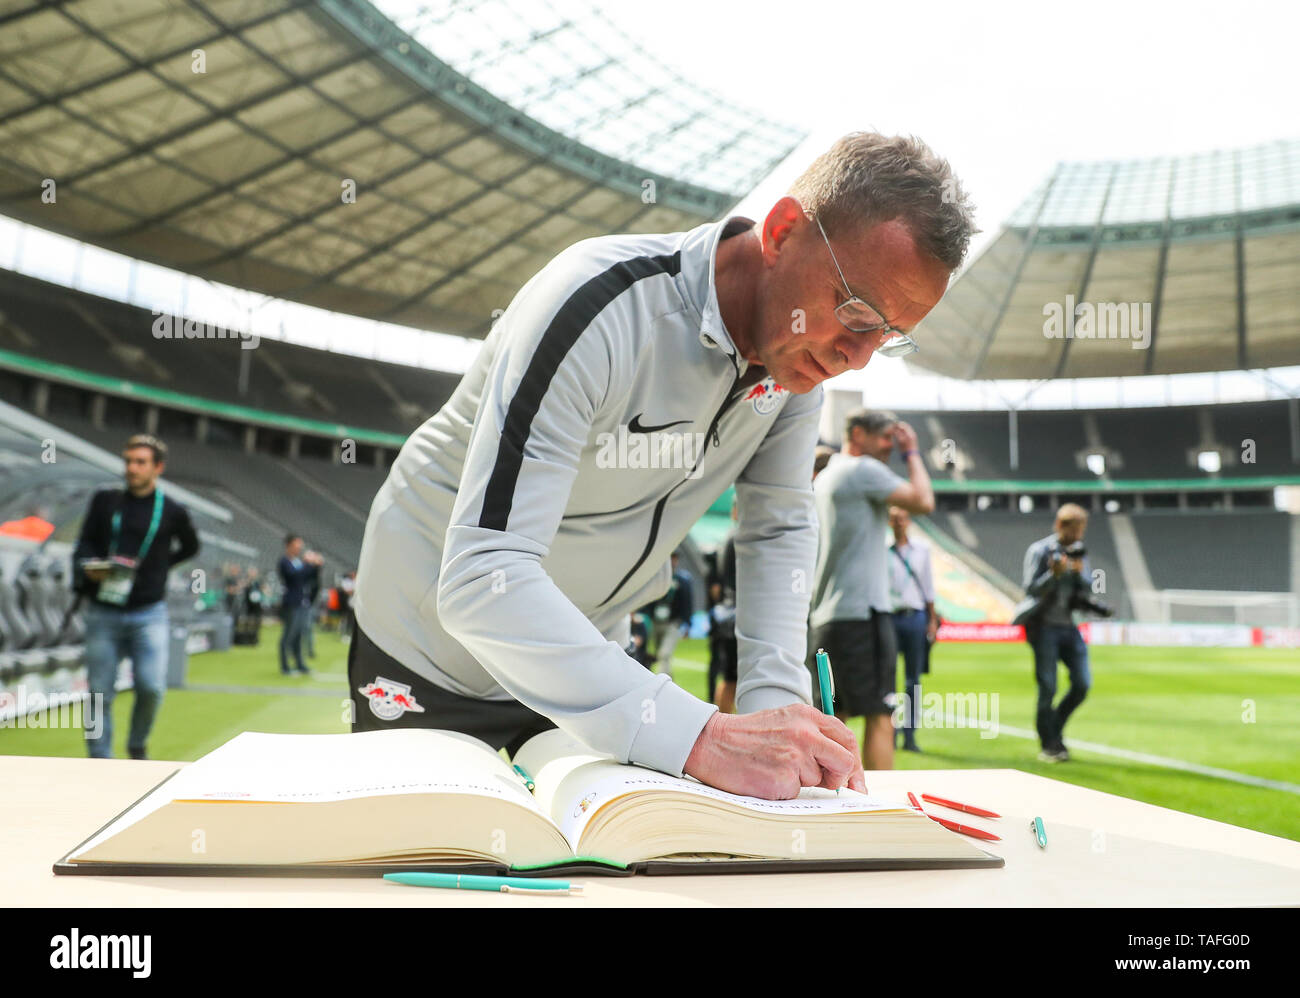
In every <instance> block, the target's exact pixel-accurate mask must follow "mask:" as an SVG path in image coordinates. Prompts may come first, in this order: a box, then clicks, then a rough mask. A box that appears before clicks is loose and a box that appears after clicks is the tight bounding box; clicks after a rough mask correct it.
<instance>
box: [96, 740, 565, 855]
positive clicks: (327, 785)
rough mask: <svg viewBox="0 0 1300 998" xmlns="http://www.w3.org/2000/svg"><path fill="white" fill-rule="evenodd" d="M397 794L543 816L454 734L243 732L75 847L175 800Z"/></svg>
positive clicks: (483, 752)
mask: <svg viewBox="0 0 1300 998" xmlns="http://www.w3.org/2000/svg"><path fill="white" fill-rule="evenodd" d="M396 794H470V795H475V796H484V797H493V798H496V799H499V800H508V801H512V802H514V803H517V804H519V805H520V806H522V807H525V808H527V809H528V810H530V811H535V812H538V813H540V814H542V815H543V817H545V812H543V811H542V810H541V808H540V807H539V806H538V804H537V802H536V801H535V800H534V799H533V795H532V794H530V793H529V792H528V790H527V788H525V786H524V784H523V781H522V780H521V779H520V778H519V777H518V776H517V775H516V774H515V773H514V771H513V770H512V769H511V768H510V767H509V766H508V765H507V764H506V762H505V760H504V759H502V758H501V756H500V755H498V754H497V753H496V752H495V751H493V750H492V748H491V746H489V745H487V744H486V743H485V742H482V741H480V740H479V739H477V738H473V737H471V736H469V735H464V734H461V733H459V732H454V731H434V730H429V729H422V728H395V729H392V730H388V731H363V732H357V733H355V734H337V735H282V734H268V733H265V732H258V731H246V732H243V733H242V734H239V735H237V736H236V737H234V738H232V739H231V740H230V741H229V742H227V743H226V744H225V745H222V746H221V747H220V748H218V749H216V750H214V751H212V752H209V753H208V754H207V755H205V756H203V757H202V758H200V759H198V760H196V761H195V762H193V763H191V764H190V765H188V766H186V767H185V768H184V769H182V770H180V771H179V772H178V773H177V774H176V775H175V776H173V777H172V778H171V779H170V780H168V781H167V782H166V783H164V784H162V785H161V786H160V787H158V789H157V790H155V791H154V792H153V793H152V794H150V795H149V796H148V797H147V798H145V800H143V801H141V802H140V804H138V805H137V806H136V807H134V808H132V809H131V811H129V812H128V813H126V814H124V815H122V817H121V818H119V819H118V820H117V821H115V822H113V823H112V824H110V826H109V827H108V828H106V829H104V831H103V832H101V833H99V834H98V835H96V836H95V837H94V838H93V839H92V840H91V841H89V842H88V843H86V845H85V847H83V849H82V850H79V852H84V851H86V850H88V849H89V848H91V847H93V846H95V845H98V844H99V843H100V842H102V841H104V840H106V839H108V838H111V837H112V836H113V835H115V834H117V833H118V832H119V831H121V830H122V829H123V828H126V827H128V826H129V825H132V824H134V823H135V822H137V821H139V820H140V819H141V818H143V817H145V816H146V815H148V814H151V813H152V812H154V811H156V810H158V809H159V808H161V807H163V806H165V805H167V804H169V803H171V802H172V801H212V802H219V801H241V802H270V803H301V802H312V803H315V802H323V801H340V800H349V799H352V798H357V797H378V796H389V795H396ZM547 820H548V821H549V818H547ZM74 858H75V857H74Z"/></svg>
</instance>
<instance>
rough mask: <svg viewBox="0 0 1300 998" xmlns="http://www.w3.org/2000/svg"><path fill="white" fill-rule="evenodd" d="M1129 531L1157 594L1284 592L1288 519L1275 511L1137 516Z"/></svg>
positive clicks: (1288, 573)
mask: <svg viewBox="0 0 1300 998" xmlns="http://www.w3.org/2000/svg"><path fill="white" fill-rule="evenodd" d="M1133 526H1134V528H1135V529H1136V531H1137V536H1138V541H1139V543H1140V544H1141V546H1142V551H1143V553H1144V554H1145V555H1146V559H1147V568H1148V570H1149V571H1150V573H1151V581H1152V583H1153V584H1154V585H1155V587H1156V588H1157V589H1208V590H1222V591H1244V592H1271V593H1282V592H1287V591H1288V590H1289V589H1290V588H1291V558H1290V550H1291V540H1290V537H1291V534H1290V531H1291V517H1290V515H1289V514H1287V513H1283V512H1279V511H1275V510H1237V511H1234V512H1230V513H1229V512H1221V511H1215V512H1202V511H1199V510H1197V511H1191V510H1166V511H1160V512H1147V513H1141V514H1136V515H1134V517H1133Z"/></svg>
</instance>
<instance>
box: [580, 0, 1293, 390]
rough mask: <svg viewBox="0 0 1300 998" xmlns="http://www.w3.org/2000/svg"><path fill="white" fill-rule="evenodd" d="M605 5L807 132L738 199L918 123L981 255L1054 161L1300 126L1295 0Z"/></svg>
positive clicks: (874, 379) (706, 76)
mask: <svg viewBox="0 0 1300 998" xmlns="http://www.w3.org/2000/svg"><path fill="white" fill-rule="evenodd" d="M600 2H601V6H602V9H605V10H608V11H609V13H610V16H611V17H619V18H620V19H621V20H623V22H624V24H625V26H626V27H628V29H629V30H631V31H633V32H634V33H635V35H636V37H637V38H638V40H639V41H640V42H641V43H642V44H643V45H645V46H646V48H648V49H650V50H651V51H653V52H655V53H656V54H657V55H658V56H659V57H661V58H662V59H664V60H665V61H668V62H670V63H672V64H674V65H677V66H680V67H681V69H682V72H683V74H684V75H688V76H689V77H690V78H691V79H694V80H697V81H698V82H699V83H700V84H701V85H704V86H708V87H710V88H711V89H713V90H715V91H717V92H719V93H720V94H722V95H723V96H725V97H728V98H731V99H734V100H736V101H739V102H743V103H746V104H748V105H750V106H752V107H755V108H758V109H760V110H761V111H762V112H763V113H765V114H768V115H771V116H772V117H775V118H778V119H783V120H788V121H792V122H795V123H797V124H800V125H801V126H802V127H804V128H806V129H808V131H809V133H810V134H809V137H808V139H807V141H806V142H805V143H804V144H803V146H801V147H800V148H799V149H797V150H796V151H795V152H794V153H793V154H792V155H791V156H790V157H789V158H788V159H787V160H786V161H785V162H784V163H783V164H782V165H781V166H779V167H777V169H776V170H775V171H773V173H772V174H771V175H770V176H769V177H768V179H767V180H765V181H763V182H762V183H760V184H759V186H758V187H757V188H756V189H755V191H754V192H753V193H752V194H751V195H750V196H749V197H746V198H745V199H744V200H743V201H742V202H741V204H740V206H739V208H738V211H740V212H741V213H744V214H747V215H749V216H750V217H752V218H760V217H761V216H762V213H763V212H764V211H765V210H766V209H767V208H768V207H770V206H771V204H772V202H773V201H774V200H775V199H776V198H777V197H779V196H780V195H781V194H782V193H784V191H785V189H786V187H787V186H788V184H789V183H790V182H791V181H792V180H793V179H794V178H795V177H796V176H798V174H799V172H800V171H801V170H802V169H803V168H804V166H806V165H807V163H808V162H810V161H811V160H812V159H813V158H814V157H815V156H816V155H818V154H819V153H820V152H821V151H822V150H824V149H825V148H827V147H828V146H829V145H830V144H831V142H833V141H834V140H835V139H836V138H837V137H839V136H840V135H842V134H844V133H845V132H849V131H854V130H858V129H863V130H874V131H879V132H884V133H887V134H898V133H910V134H914V135H917V136H919V137H920V138H922V139H924V140H925V141H926V142H927V143H929V144H930V145H931V146H932V147H933V148H934V149H935V151H937V152H938V153H940V154H941V155H943V156H945V157H947V158H948V160H949V161H950V162H951V163H952V165H953V167H954V169H955V171H956V172H957V175H958V176H959V177H961V178H962V181H963V183H964V184H965V186H966V188H967V190H968V191H969V192H970V194H971V196H972V199H973V200H974V202H975V206H976V218H977V222H978V224H979V226H980V228H981V229H982V230H983V231H982V232H981V233H980V234H979V235H978V236H976V237H975V241H974V243H973V245H972V255H973V254H975V253H978V252H979V250H980V249H981V248H982V247H983V246H984V245H986V244H987V242H988V241H990V240H991V239H992V238H993V236H994V235H996V233H997V231H998V229H999V227H1000V226H1001V224H1002V222H1003V221H1004V220H1005V219H1006V218H1007V217H1008V216H1009V215H1010V214H1011V213H1012V212H1013V211H1014V210H1015V209H1016V207H1017V206H1019V204H1020V203H1021V202H1022V201H1023V200H1024V199H1025V198H1026V197H1027V196H1028V195H1029V194H1030V192H1031V191H1032V190H1033V188H1034V187H1035V186H1036V185H1037V184H1038V183H1039V182H1040V181H1042V180H1043V179H1044V178H1045V177H1046V176H1047V175H1048V174H1049V173H1050V172H1051V170H1052V168H1053V166H1055V164H1056V163H1058V162H1061V161H1075V160H1105V159H1134V158H1140V157H1146V156H1168V155H1175V156H1176V155H1185V154H1188V153H1196V152H1203V151H1207V150H1211V149H1221V148H1233V147H1238V146H1246V145H1251V144H1253V143H1258V142H1267V141H1270V140H1274V139H1278V138H1285V137H1291V136H1293V135H1294V134H1296V132H1297V129H1298V128H1300V115H1298V114H1297V111H1296V96H1297V91H1298V90H1300V88H1298V87H1297V84H1296V73H1295V52H1294V39H1295V38H1296V37H1297V35H1298V34H1300V4H1295V3H1287V2H1272V3H1265V2H1243V3H1234V4H1232V5H1230V6H1225V5H1223V4H1222V3H1214V4H1211V3H1200V2H1195V3H1177V4H1175V3H1147V2H1141V0H1128V2H1117V0H1097V2H1089V3H1087V4H1049V3H1041V2H1037V3H1029V2H1014V3H1013V2H1004V3H999V2H990V3H984V4H969V3H926V4H911V3H894V4H886V3H878V2H876V3H862V2H852V0H803V2H802V3H800V4H798V5H791V4H783V5H780V6H777V5H772V6H770V7H762V6H753V7H751V6H749V5H746V6H744V7H742V8H737V7H736V6H735V5H732V4H727V3H701V2H699V0H656V3H655V4H654V5H653V6H647V7H646V8H643V10H644V13H643V14H641V15H640V16H634V17H631V18H630V19H629V12H631V11H633V10H635V9H636V8H635V7H632V6H629V5H628V4H626V3H623V4H618V3H614V2H612V0H600ZM738 10H743V11H744V14H743V16H737V11H738ZM907 371H908V368H907V365H906V364H905V363H904V362H903V361H900V360H893V361H891V360H889V359H887V358H883V357H877V358H873V359H872V361H871V363H870V364H869V365H868V366H867V368H865V369H864V370H863V371H861V372H853V373H850V374H846V375H843V376H841V377H840V378H837V379H835V380H834V382H832V383H830V384H829V386H828V387H832V388H853V389H856V388H863V389H865V390H867V391H868V392H870V391H871V390H872V387H873V386H884V385H885V384H890V385H891V387H892V389H893V391H897V379H899V378H906V377H907ZM918 377H919V379H920V380H930V379H928V377H927V376H924V375H919V376H918ZM1207 377H1212V376H1207ZM1111 380H1113V379H1111ZM918 387H919V386H918ZM1011 390H1012V392H1013V393H1014V392H1015V391H1016V388H1014V387H1013V388H1012V389H1011Z"/></svg>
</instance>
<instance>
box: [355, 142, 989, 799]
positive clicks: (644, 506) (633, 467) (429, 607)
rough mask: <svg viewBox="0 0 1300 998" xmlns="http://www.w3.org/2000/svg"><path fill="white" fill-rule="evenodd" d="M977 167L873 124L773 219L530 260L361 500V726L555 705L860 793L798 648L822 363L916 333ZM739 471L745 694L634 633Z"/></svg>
mask: <svg viewBox="0 0 1300 998" xmlns="http://www.w3.org/2000/svg"><path fill="white" fill-rule="evenodd" d="M960 190H961V189H960V185H959V184H958V182H957V180H956V178H955V177H953V176H952V172H951V170H950V168H949V167H948V164H947V163H946V162H944V161H943V160H941V159H940V158H939V157H937V156H935V154H934V153H933V152H932V151H931V150H929V149H928V148H927V147H926V146H925V145H924V144H923V143H921V142H919V141H918V140H916V139H911V138H902V137H888V136H882V135H874V134H862V133H858V134H854V135H849V136H846V137H845V138H843V139H841V140H840V141H839V142H837V143H835V145H834V146H833V147H832V148H831V149H830V150H829V151H828V152H826V153H825V154H823V155H822V156H821V157H819V158H818V159H817V160H816V161H815V162H814V163H813V164H812V166H811V167H810V168H809V169H808V170H807V171H805V173H804V174H803V175H802V176H801V177H800V178H798V179H797V180H796V181H795V183H794V186H793V187H792V188H791V190H790V193H789V194H788V195H786V196H784V197H781V198H779V199H777V201H776V203H775V204H774V205H773V206H772V207H771V209H770V210H769V211H767V212H766V213H765V214H764V215H763V216H762V217H761V218H760V219H759V220H757V221H755V220H751V219H747V218H740V217H731V218H726V219H721V220H719V221H717V222H710V223H706V224H704V225H700V226H698V227H696V228H694V229H692V230H690V231H688V232H678V233H668V234H651V235H646V234H641V233H625V234H617V235H609V236H602V237H599V238H594V239H585V240H582V241H580V242H577V243H575V244H574V245H572V246H570V247H568V248H567V249H565V250H563V251H562V252H561V253H560V254H559V255H558V256H556V258H555V259H554V260H552V261H551V262H550V263H549V264H547V265H546V266H545V267H543V268H542V270H541V271H539V272H538V273H537V274H536V275H534V276H533V277H532V278H531V279H530V280H529V281H528V283H527V284H525V285H524V287H523V288H522V289H521V290H520V292H519V293H518V295H516V297H515V298H514V300H513V301H512V302H511V303H510V307H509V308H507V309H506V310H505V313H504V314H503V315H501V316H500V318H499V319H498V320H497V322H496V323H495V325H493V326H492V330H491V332H490V333H489V334H488V336H487V339H486V340H485V342H484V345H483V348H482V349H481V350H480V351H479V353H478V356H477V357H476V358H475V360H474V363H473V364H472V365H471V366H470V368H469V370H468V371H467V372H466V374H465V377H464V378H463V379H462V380H461V383H460V385H459V386H458V387H457V389H456V391H455V392H454V393H453V394H452V396H451V398H450V399H449V400H448V402H447V403H446V405H444V406H443V408H442V409H441V410H440V411H439V412H438V413H436V414H434V415H433V416H432V417H430V418H429V419H428V420H427V421H426V422H425V423H424V425H423V426H421V427H419V428H418V429H416V430H415V431H414V432H413V433H412V434H411V435H410V436H409V437H408V438H407V440H406V443H405V444H404V445H403V446H402V449H401V452H400V453H399V454H398V456H397V459H396V461H395V462H394V463H393V466H392V467H391V468H390V470H389V473H388V478H387V480H386V481H385V483H384V485H383V486H382V487H381V488H380V490H379V492H378V493H377V494H376V496H375V499H374V502H373V504H372V506H371V509H370V516H369V519H368V520H367V523H366V531H365V537H364V540H363V542H362V546H361V559H360V566H359V568H358V571H357V592H356V597H355V604H356V610H357V631H356V635H355V638H354V640H353V641H352V643H351V645H350V646H349V652H348V654H349V661H348V672H349V686H350V687H351V689H352V690H353V691H354V692H353V698H354V703H355V704H356V708H355V710H354V714H353V730H374V729H383V728H388V727H395V726H421V727H435V728H453V729H455V730H458V731H462V732H465V733H467V734H472V735H475V736H476V737H478V738H481V739H483V740H484V741H487V742H488V743H489V744H491V745H492V746H493V747H494V748H502V747H504V748H506V749H507V751H508V752H514V751H516V750H517V749H518V747H519V746H520V745H521V744H522V743H523V742H524V741H525V740H527V738H529V737H531V736H532V735H533V734H535V733H537V732H539V731H543V730H547V729H549V728H552V727H559V728H561V729H562V730H564V731H565V732H566V733H567V734H568V735H570V736H571V737H573V738H575V739H577V740H579V741H581V742H584V743H585V744H587V745H589V746H590V747H592V748H593V749H595V750H596V751H598V752H602V753H607V754H609V755H610V756H612V757H613V758H615V759H617V760H618V761H620V762H630V763H634V764H638V765H642V766H645V767H647V768H650V769H656V770H659V771H661V772H666V773H670V774H672V775H674V776H681V775H683V774H686V775H689V776H693V777H695V778H697V779H699V780H700V781H701V782H703V783H706V784H708V785H710V786H714V787H718V788H719V789H722V790H728V791H732V792H735V793H742V794H750V795H754V796H760V797H766V798H789V797H793V796H795V795H796V794H797V793H798V792H799V789H800V787H811V786H823V787H827V788H831V789H834V788H839V787H843V786H845V785H848V786H850V787H852V788H854V789H858V790H861V789H863V788H864V787H865V780H864V777H863V775H862V769H861V766H860V764H859V763H858V761H857V758H856V756H857V752H856V749H857V745H856V741H855V739H854V738H853V735H852V733H851V732H850V731H849V729H848V728H847V727H845V726H844V724H843V723H842V722H840V721H839V720H838V719H836V718H834V717H828V716H826V715H823V714H821V713H820V712H819V711H817V710H816V709H815V708H813V707H812V705H811V698H812V694H811V691H810V682H809V676H808V673H807V671H806V670H805V669H804V667H803V664H802V662H803V657H804V652H805V644H806V640H807V623H806V615H807V609H808V584H807V583H808V580H809V579H810V578H811V574H812V568H813V562H814V560H815V555H816V547H817V523H816V519H815V514H814V508H813V502H812V494H811V488H810V483H809V479H810V477H811V470H812V460H813V448H814V446H815V445H816V442H817V425H818V419H819V414H820V409H821V402H822V391H821V387H820V385H821V382H823V381H825V380H826V379H827V378H830V377H833V376H834V375H837V374H840V373H842V372H844V371H848V370H857V369H860V368H862V367H863V366H864V365H865V364H866V363H867V361H868V360H869V359H870V358H871V356H872V354H873V353H874V352H875V351H877V350H880V351H881V352H883V353H886V354H890V355H895V356H901V355H902V353H905V352H910V351H911V350H912V349H913V348H915V347H916V343H915V341H913V340H912V339H911V337H910V336H909V335H908V334H909V332H910V331H911V330H912V329H913V328H914V327H915V326H916V325H917V323H919V322H920V321H921V320H922V319H923V318H924V317H925V316H926V315H927V314H928V313H929V312H930V310H931V309H932V308H933V307H934V306H935V305H936V304H937V303H938V301H939V299H940V298H941V297H942V296H943V294H944V292H945V291H946V290H947V287H948V281H949V279H950V277H951V275H952V272H953V271H954V270H955V269H956V268H957V267H958V266H959V265H960V262H961V259H962V256H963V255H964V253H965V251H966V247H967V245H968V242H969V238H970V235H971V232H972V231H973V224H972V216H971V212H970V207H969V204H968V202H967V201H966V198H965V195H964V194H962V193H961V192H960ZM647 453H651V454H654V455H656V457H659V456H663V455H667V460H666V461H660V460H657V459H656V460H654V461H650V462H646V461H643V460H640V458H639V457H638V455H640V456H645V455H646V454H647ZM733 482H734V483H735V486H736V495H737V498H738V500H739V522H738V523H737V527H736V575H737V580H738V587H739V591H738V593H737V606H736V623H735V629H736V640H737V644H738V648H739V656H740V668H739V682H738V683H737V687H736V707H737V711H738V713H736V714H722V713H719V712H718V710H717V708H716V707H714V706H713V705H712V704H709V703H705V702H704V701H702V700H700V699H699V698H697V697H695V696H693V695H692V694H691V693H689V692H688V691H687V690H685V689H684V688H682V687H681V686H678V685H677V684H675V683H673V682H672V680H671V679H670V678H669V677H668V676H665V675H657V674H648V673H646V671H645V670H644V669H643V668H642V667H641V666H639V665H638V664H637V663H636V662H635V661H634V660H633V659H632V658H631V657H630V656H629V655H628V654H627V652H626V651H625V649H626V647H627V645H628V642H629V613H630V611H631V610H633V609H635V608H636V607H642V606H645V605H646V604H647V603H649V602H652V601H654V600H656V599H658V597H659V596H661V595H662V594H663V593H664V592H665V591H666V590H667V589H668V587H669V583H670V580H671V570H670V567H669V556H670V554H671V552H672V550H673V549H674V548H676V547H677V546H678V545H679V544H681V543H682V541H683V540H684V539H685V538H686V536H687V534H688V532H689V531H690V528H691V527H692V526H693V525H694V524H695V523H696V522H697V521H698V520H699V519H700V517H701V516H703V514H704V513H705V512H706V511H707V510H708V509H709V508H710V507H711V506H712V505H713V503H714V502H715V501H716V500H717V498H718V496H719V495H721V494H722V492H723V491H724V490H725V489H726V488H727V487H728V486H729V485H730V484H732V483H733ZM883 547H884V545H883V541H882V544H881V548H882V552H881V553H882V555H883ZM881 570H882V573H883V565H882V566H881ZM882 586H883V583H882ZM398 694H400V698H401V699H400V701H399V700H398V699H397V695H398Z"/></svg>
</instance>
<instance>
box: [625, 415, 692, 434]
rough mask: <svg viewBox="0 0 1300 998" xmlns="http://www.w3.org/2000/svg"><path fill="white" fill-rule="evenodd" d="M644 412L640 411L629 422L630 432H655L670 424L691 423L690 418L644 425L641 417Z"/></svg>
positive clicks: (666, 427)
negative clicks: (656, 424)
mask: <svg viewBox="0 0 1300 998" xmlns="http://www.w3.org/2000/svg"><path fill="white" fill-rule="evenodd" d="M643 415H645V414H644V413H640V412H638V413H637V414H636V415H635V416H633V417H632V421H631V422H630V423H628V424H627V429H628V432H629V433H654V432H655V431H656V430H666V429H668V427H670V426H681V425H682V424H683V423H689V422H690V420H689V419H679V420H677V421H676V422H673V423H660V424H659V425H658V426H642V425H641V417H642V416H643Z"/></svg>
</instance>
